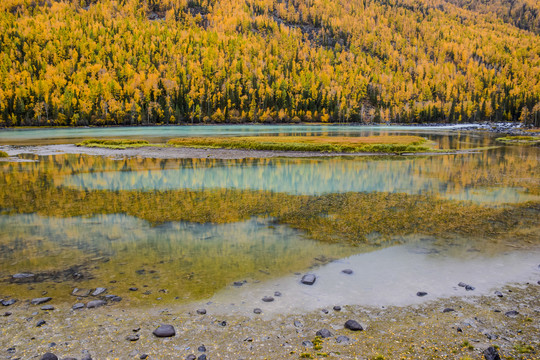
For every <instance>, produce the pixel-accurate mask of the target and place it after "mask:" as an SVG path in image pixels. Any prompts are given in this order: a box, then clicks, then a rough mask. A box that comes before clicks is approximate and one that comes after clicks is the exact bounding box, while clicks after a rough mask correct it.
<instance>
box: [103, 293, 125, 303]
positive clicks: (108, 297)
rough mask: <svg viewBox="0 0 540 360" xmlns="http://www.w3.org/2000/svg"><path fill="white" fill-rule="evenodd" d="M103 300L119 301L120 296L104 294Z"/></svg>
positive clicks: (120, 299)
mask: <svg viewBox="0 0 540 360" xmlns="http://www.w3.org/2000/svg"><path fill="white" fill-rule="evenodd" d="M105 300H107V301H115V302H120V301H122V298H121V297H120V296H118V295H112V294H110V295H105Z"/></svg>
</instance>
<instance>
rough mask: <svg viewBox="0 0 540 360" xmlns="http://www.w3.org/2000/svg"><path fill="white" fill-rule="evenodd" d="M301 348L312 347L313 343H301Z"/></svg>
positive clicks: (305, 341)
mask: <svg viewBox="0 0 540 360" xmlns="http://www.w3.org/2000/svg"><path fill="white" fill-rule="evenodd" d="M302 346H304V347H313V343H312V342H311V341H309V340H304V341H302Z"/></svg>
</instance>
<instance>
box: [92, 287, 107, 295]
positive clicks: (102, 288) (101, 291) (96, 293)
mask: <svg viewBox="0 0 540 360" xmlns="http://www.w3.org/2000/svg"><path fill="white" fill-rule="evenodd" d="M105 291H107V288H104V287H98V288H96V290H94V292H93V293H92V296H98V295H101V294H103V293H104V292H105Z"/></svg>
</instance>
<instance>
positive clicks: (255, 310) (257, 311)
mask: <svg viewBox="0 0 540 360" xmlns="http://www.w3.org/2000/svg"><path fill="white" fill-rule="evenodd" d="M253 313H254V314H262V310H261V309H259V308H255V309H253Z"/></svg>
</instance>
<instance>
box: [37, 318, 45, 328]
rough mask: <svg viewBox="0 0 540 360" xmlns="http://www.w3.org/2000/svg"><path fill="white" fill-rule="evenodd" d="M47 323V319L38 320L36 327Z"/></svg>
mask: <svg viewBox="0 0 540 360" xmlns="http://www.w3.org/2000/svg"><path fill="white" fill-rule="evenodd" d="M45 324H46V322H45V320H39V321H38V322H37V324H36V327H42V326H43V325H45Z"/></svg>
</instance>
